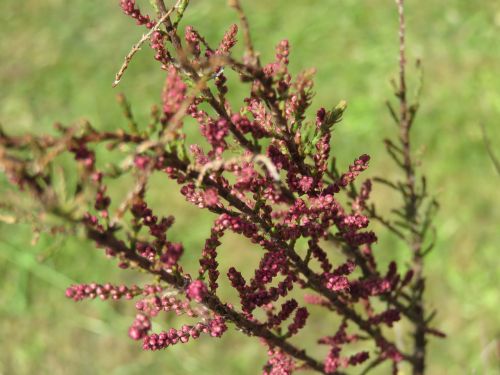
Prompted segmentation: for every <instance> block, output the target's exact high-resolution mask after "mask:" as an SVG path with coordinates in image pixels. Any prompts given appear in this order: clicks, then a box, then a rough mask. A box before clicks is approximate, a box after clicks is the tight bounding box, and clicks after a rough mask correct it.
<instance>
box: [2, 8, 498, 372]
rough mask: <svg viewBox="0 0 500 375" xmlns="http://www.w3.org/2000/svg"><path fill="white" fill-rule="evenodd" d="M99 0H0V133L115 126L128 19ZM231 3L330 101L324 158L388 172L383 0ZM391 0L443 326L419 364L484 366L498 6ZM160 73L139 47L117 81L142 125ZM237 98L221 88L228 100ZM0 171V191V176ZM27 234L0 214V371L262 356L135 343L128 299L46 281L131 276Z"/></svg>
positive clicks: (160, 195)
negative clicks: (419, 77) (486, 141)
mask: <svg viewBox="0 0 500 375" xmlns="http://www.w3.org/2000/svg"><path fill="white" fill-rule="evenodd" d="M116 3H117V1H108V2H93V1H85V0H73V1H71V2H66V1H62V0H45V1H36V0H26V1H23V2H19V1H16V0H3V1H2V2H1V3H0V25H2V26H1V27H2V31H1V38H0V61H1V67H0V122H1V123H2V124H3V125H4V126H5V128H6V129H7V130H8V131H11V132H16V133H21V132H27V131H35V132H46V131H51V126H52V124H53V123H54V122H55V121H60V122H63V123H66V124H68V123H71V122H74V121H77V120H78V119H80V118H86V119H89V120H90V121H91V122H92V123H93V124H94V126H96V127H99V128H107V129H112V128H116V127H118V126H124V125H125V121H124V120H123V119H122V117H121V114H120V109H119V107H118V105H116V104H115V101H114V96H115V95H116V93H117V92H118V91H117V90H116V89H115V90H113V89H112V88H111V82H112V81H113V78H114V74H115V72H116V70H117V69H118V67H119V66H120V64H121V62H122V59H123V56H124V55H125V54H126V53H127V52H128V50H129V48H130V46H131V45H132V44H133V43H134V42H136V41H137V39H138V38H139V37H140V35H141V33H142V30H141V29H139V28H136V27H134V26H133V25H132V22H131V20H129V19H128V18H126V17H125V16H123V15H122V14H121V12H120V10H119V8H118V6H117V4H116ZM243 3H244V6H245V8H246V10H247V12H248V15H249V19H250V22H251V25H252V29H253V36H254V38H255V42H256V46H257V49H258V50H259V51H261V52H262V56H263V59H264V61H267V60H269V59H270V58H271V56H272V54H273V46H274V45H275V44H276V43H277V42H278V41H279V40H280V39H283V38H288V39H289V40H290V42H291V45H292V48H293V49H292V56H291V66H292V70H293V71H298V70H301V69H304V68H308V67H316V68H317V70H318V72H317V77H316V82H317V85H316V92H317V95H316V102H315V106H316V107H319V106H331V105H333V104H335V103H337V102H338V101H339V100H340V99H346V100H348V102H349V108H348V112H347V114H346V116H345V120H344V123H343V124H342V126H340V127H339V128H338V130H337V132H336V134H335V136H334V145H333V150H334V152H335V154H336V155H337V156H338V159H339V162H340V163H341V165H344V166H346V165H347V164H348V163H349V162H350V161H352V159H353V158H354V157H356V156H357V155H360V154H361V153H364V152H366V153H369V154H370V155H371V156H372V162H371V168H370V171H369V172H368V174H372V175H374V174H380V173H383V174H385V175H387V176H394V173H396V171H395V170H394V168H393V166H392V165H391V164H390V163H389V161H388V158H387V156H386V155H385V154H384V152H383V147H382V143H381V140H382V139H383V138H384V137H387V136H388V135H390V134H392V132H393V131H394V128H393V125H392V124H391V123H390V119H389V116H388V114H387V113H386V110H385V106H384V101H385V100H386V99H387V98H390V97H391V88H390V85H389V84H388V81H389V79H390V78H392V77H394V76H395V74H396V69H397V68H396V63H397V59H396V56H397V48H398V47H397V37H396V34H397V33H396V29H397V25H396V13H395V8H394V5H393V2H392V1H382V0H372V1H369V2H359V1H354V0H307V1H298V0H295V1H290V0H289V1H285V0H274V1H264V0H255V1H252V2H250V1H243ZM407 3H408V4H407V27H408V46H409V47H408V50H409V55H410V60H414V59H415V58H417V57H419V58H422V59H423V64H424V70H425V78H424V79H425V86H424V92H423V97H422V103H421V105H422V107H421V112H420V116H419V118H418V121H417V123H416V125H415V130H414V140H415V141H414V142H415V143H414V144H415V145H418V150H420V152H421V155H422V166H421V168H422V170H423V171H425V172H426V174H427V175H428V177H429V179H428V180H429V185H430V186H431V188H432V190H433V191H434V192H436V195H437V198H438V199H439V201H440V203H441V211H440V213H439V217H438V220H437V227H438V243H437V246H436V249H435V251H434V252H433V253H432V254H431V255H430V256H429V257H428V259H427V274H428V275H429V281H428V305H429V308H432V307H437V308H438V309H439V314H438V316H437V318H436V321H435V325H436V326H438V327H440V328H442V329H443V330H444V331H446V332H447V333H448V335H449V338H448V339H446V340H438V339H436V340H432V341H431V344H430V356H429V374H465V373H467V374H500V359H499V355H500V353H498V345H499V340H500V314H499V307H498V304H499V302H500V301H499V296H500V294H499V289H498V285H500V267H499V266H500V261H499V258H498V254H497V251H498V246H499V245H498V244H499V243H500V234H499V223H500V209H499V207H498V202H499V200H500V193H499V192H500V189H499V176H498V175H496V174H495V171H494V169H493V166H492V163H491V162H490V160H489V158H488V155H487V153H486V151H485V148H484V145H483V142H482V138H481V130H480V127H479V124H480V123H481V122H482V123H484V124H485V126H486V128H487V131H488V134H489V136H490V138H491V142H492V145H493V148H494V149H497V150H498V149H500V148H499V147H498V145H499V142H500V126H499V124H498V122H499V120H498V119H499V115H500V93H499V88H500V76H499V74H498V72H499V71H500V37H499V35H500V3H498V2H497V1H493V0H491V1H487V0H483V1H469V0H449V1H447V2H446V3H443V2H430V1H428V2H421V1H417V0H408V1H407ZM187 22H188V23H189V24H193V25H196V27H197V28H198V29H199V30H200V31H201V32H202V34H205V35H206V36H207V39H208V40H210V41H212V43H215V42H217V41H218V39H219V38H220V37H221V35H222V34H223V32H224V30H225V29H226V28H227V27H228V26H229V24H230V23H233V22H236V17H235V15H234V14H233V12H232V11H231V10H230V9H228V8H227V7H226V6H225V1H224V0H211V1H208V0H205V1H201V0H193V6H192V8H191V9H190V12H189V15H188V21H187ZM413 73H414V71H413ZM162 77H163V75H162V73H161V71H160V70H159V68H158V66H157V64H156V63H155V62H154V61H153V60H152V59H151V53H150V51H147V50H146V49H144V51H142V52H140V53H139V54H138V55H137V56H136V58H135V59H134V61H133V62H132V64H131V67H130V69H129V70H128V71H127V73H126V75H125V77H124V79H123V80H122V83H121V84H120V86H119V90H120V91H123V92H125V93H126V95H127V96H128V98H129V99H130V101H131V103H132V105H133V110H134V112H135V114H136V116H137V118H138V119H139V121H142V122H143V123H144V122H145V121H146V119H147V117H148V112H149V108H150V105H151V104H153V103H157V102H158V101H159V92H160V90H161V87H162V84H163V78H162ZM243 94H244V92H242V91H236V92H235V97H241V95H243ZM194 132H195V130H194V129H193V134H194ZM497 153H499V154H500V152H499V151H497ZM0 183H2V184H3V186H5V181H4V180H1V181H0ZM2 191H4V189H2ZM375 198H376V200H377V202H378V203H379V204H381V205H382V206H383V207H385V208H386V209H387V208H389V207H391V204H393V199H392V197H391V196H390V195H388V192H387V191H384V190H383V189H382V188H377V190H376V192H375ZM1 199H2V198H0V200H1ZM150 199H151V200H152V201H153V202H155V205H159V206H161V210H162V211H164V212H165V213H169V212H170V213H176V215H177V222H176V225H175V226H174V230H173V232H174V233H173V235H174V236H175V237H176V239H178V240H182V241H184V243H185V244H186V248H187V249H188V257H189V259H191V258H192V261H191V265H193V262H194V259H195V255H193V256H192V257H190V256H189V254H190V253H191V254H197V252H198V251H199V249H200V248H201V246H202V245H203V241H204V238H205V237H206V236H207V235H208V233H209V220H210V215H207V214H206V213H203V212H201V211H199V210H196V209H195V208H193V207H190V206H188V205H187V204H185V203H184V202H183V201H182V199H180V196H179V194H177V193H174V192H172V190H171V189H170V190H169V189H168V188H163V187H162V190H158V191H157V192H156V193H155V194H154V195H153V196H151V198H150ZM30 238H31V229H30V227H29V226H27V225H16V226H8V225H6V224H3V223H2V224H0V239H1V240H0V273H1V276H0V280H1V281H0V282H1V284H2V287H1V293H0V335H1V336H0V337H1V338H0V347H1V349H2V350H0V374H32V373H36V374H105V373H106V374H116V375H118V374H120V375H122V374H141V373H160V372H161V373H169V374H187V373H193V374H194V373H205V374H236V373H238V374H254V373H258V372H259V370H258V367H259V366H260V365H261V364H263V363H264V361H265V359H264V355H263V353H262V348H261V347H260V345H259V344H258V343H257V342H256V340H250V339H245V338H243V337H241V336H240V335H239V334H238V333H230V334H228V335H226V336H224V338H223V339H222V340H210V339H200V340H198V341H197V342H194V343H190V344H189V345H177V346H176V347H174V348H171V349H169V350H167V351H164V352H160V353H147V352H142V351H141V350H140V348H139V345H137V344H136V343H134V342H131V341H130V340H128V339H127V338H126V337H125V336H126V331H127V327H128V325H129V324H130V321H131V316H133V315H132V314H133V311H132V310H130V309H129V308H128V307H126V306H123V305H119V304H118V305H117V304H110V303H99V302H97V301H96V302H85V303H79V304H75V303H72V302H70V301H67V300H66V299H65V298H64V293H63V291H64V289H65V287H66V286H67V285H68V283H70V282H71V280H75V281H77V282H90V281H94V280H95V281H99V282H103V281H115V282H120V281H132V280H135V277H136V276H134V273H133V272H123V271H120V270H118V269H116V267H115V266H114V265H113V264H112V263H110V262H109V261H107V260H106V259H105V258H104V257H103V256H102V254H101V253H100V252H97V251H95V250H93V248H92V246H91V245H89V244H87V243H82V242H81V241H79V240H76V239H69V240H66V241H60V242H55V240H54V239H53V238H49V237H46V236H42V238H41V239H40V241H39V243H38V244H36V245H35V246H31V245H30ZM228 240H229V242H230V243H229V244H226V245H225V247H224V248H225V249H237V251H234V250H233V251H231V258H230V259H231V260H232V261H234V262H236V263H238V264H240V265H244V264H245V263H246V262H247V259H248V258H247V257H249V256H250V257H251V256H252V255H251V253H252V251H251V249H250V250H248V251H246V250H247V249H246V247H247V245H246V244H240V243H238V242H235V241H236V240H235V239H234V238H228ZM51 247H52V250H50V248H51ZM377 249H378V250H377V251H378V252H380V253H381V255H382V258H383V259H389V258H392V257H396V258H398V259H400V260H401V261H403V260H404V259H405V258H406V257H405V252H404V250H403V248H402V247H401V246H400V244H399V243H397V242H395V241H393V240H392V239H391V238H389V237H386V236H383V235H382V236H381V239H380V241H379V245H378V246H377ZM42 255H43V256H42ZM224 255H225V254H223V256H224ZM41 259H42V260H41ZM318 329H325V328H324V327H319V326H318ZM209 341H210V342H209ZM235 348H237V349H238V350H235ZM381 373H383V372H381Z"/></svg>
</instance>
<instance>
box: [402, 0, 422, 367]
mask: <svg viewBox="0 0 500 375" xmlns="http://www.w3.org/2000/svg"><path fill="white" fill-rule="evenodd" d="M396 4H397V7H398V14H399V87H398V90H397V93H396V95H397V97H398V99H399V129H400V142H401V150H402V156H403V160H402V162H403V163H402V167H403V169H404V172H405V175H406V181H405V184H406V189H405V191H404V192H403V196H404V201H405V216H406V221H407V224H408V225H409V226H410V229H411V234H410V235H409V237H408V244H409V246H410V247H411V251H412V254H413V258H412V268H413V271H414V273H415V281H414V284H413V287H412V292H413V293H412V302H413V303H412V305H413V309H414V314H415V318H414V325H415V331H414V333H413V345H414V347H413V356H414V362H413V363H412V366H413V374H414V375H422V374H423V373H424V371H425V347H426V338H425V333H426V323H425V311H424V305H423V294H424V289H425V279H424V277H423V273H422V268H423V257H422V242H423V238H422V235H421V231H419V225H418V219H419V218H418V207H417V202H418V199H419V197H418V194H417V193H416V189H415V167H414V162H413V159H412V154H411V138H410V130H411V125H412V122H413V116H414V111H413V110H412V108H411V106H410V105H409V103H408V97H407V91H408V90H407V86H406V56H405V16H404V0H396Z"/></svg>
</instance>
